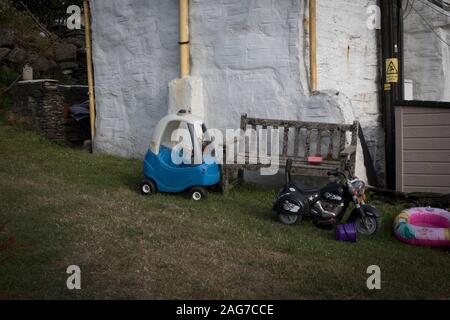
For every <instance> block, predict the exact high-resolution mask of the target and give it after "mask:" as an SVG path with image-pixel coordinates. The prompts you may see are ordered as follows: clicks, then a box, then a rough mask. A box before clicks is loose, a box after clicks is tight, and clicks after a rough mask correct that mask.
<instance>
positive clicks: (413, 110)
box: [403, 107, 450, 115]
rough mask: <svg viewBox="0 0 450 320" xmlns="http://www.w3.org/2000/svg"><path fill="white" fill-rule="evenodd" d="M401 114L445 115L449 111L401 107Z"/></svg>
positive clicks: (449, 110)
mask: <svg viewBox="0 0 450 320" xmlns="http://www.w3.org/2000/svg"><path fill="white" fill-rule="evenodd" d="M403 113H404V114H405V115H406V114H445V115H448V114H449V113H450V109H445V108H423V107H403Z"/></svg>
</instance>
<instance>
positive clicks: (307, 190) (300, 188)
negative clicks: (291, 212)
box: [295, 183, 321, 195]
mask: <svg viewBox="0 0 450 320" xmlns="http://www.w3.org/2000/svg"><path fill="white" fill-rule="evenodd" d="M295 187H296V188H297V189H298V191H300V192H301V193H304V194H305V195H311V194H318V193H320V190H321V189H320V188H307V187H305V186H302V185H299V184H298V183H296V184H295Z"/></svg>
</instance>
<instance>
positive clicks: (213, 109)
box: [92, 0, 384, 176]
mask: <svg viewBox="0 0 450 320" xmlns="http://www.w3.org/2000/svg"><path fill="white" fill-rule="evenodd" d="M375 3H376V1H375V0H367V1H356V2H355V1H350V0H322V1H318V9H317V10H318V37H319V38H318V73H319V79H318V85H319V90H320V93H319V94H318V95H314V96H311V95H310V92H309V80H308V73H309V71H308V68H309V66H308V65H309V63H308V61H309V58H308V22H307V16H308V2H307V1H303V0H246V1H242V0H215V1H210V0H191V4H190V31H191V44H192V48H191V54H192V58H191V59H192V75H193V76H195V77H197V78H200V79H202V82H203V95H204V96H203V101H204V107H205V113H206V118H207V124H208V126H209V127H215V128H220V129H225V128H237V127H238V126H239V119H240V116H241V114H242V113H247V114H249V116H258V117H267V118H283V119H294V120H305V121H322V122H338V123H340V122H348V123H351V122H352V121H353V120H354V119H358V120H359V121H361V123H362V125H363V128H364V133H365V135H366V138H367V140H368V142H369V146H370V150H371V152H372V153H373V156H374V159H376V164H377V168H378V170H379V172H380V176H382V175H383V171H384V170H383V167H384V166H383V158H384V154H383V148H384V147H383V144H384V138H383V133H382V127H381V122H380V120H381V119H380V106H379V97H378V94H379V92H378V87H379V83H378V81H379V80H378V76H379V75H378V71H377V66H378V63H379V60H378V49H377V43H378V31H375V30H369V29H368V28H367V27H366V20H367V18H368V14H367V13H366V9H367V7H368V6H369V5H371V4H375ZM92 6H93V10H92V14H93V22H94V26H93V32H94V58H95V59H94V64H95V76H96V79H95V80H96V95H97V96H96V100H97V109H98V116H97V130H98V131H97V132H98V136H97V138H96V141H95V148H96V150H97V151H101V152H108V153H114V154H120V155H124V156H136V157H140V156H142V155H143V154H144V152H145V151H146V149H147V146H148V141H149V140H150V136H151V133H152V129H153V127H154V125H155V123H156V122H157V121H158V120H159V118H160V117H161V116H162V115H164V114H165V113H166V112H167V95H168V89H167V86H168V83H169V82H170V80H172V79H174V78H176V77H177V72H178V61H177V57H178V50H177V47H178V46H177V42H178V38H177V18H178V8H177V1H175V0H164V1H163V0H146V1H145V0H96V1H93V5H92ZM122 10H123V11H122Z"/></svg>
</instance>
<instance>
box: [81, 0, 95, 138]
mask: <svg viewBox="0 0 450 320" xmlns="http://www.w3.org/2000/svg"><path fill="white" fill-rule="evenodd" d="M83 8H84V19H85V24H84V25H85V39H86V58H87V76H88V87H89V114H90V121H91V139H92V140H91V141H92V143H93V142H94V137H95V93H94V68H93V65H92V45H91V43H92V40H91V12H90V8H89V1H88V0H84V1H83Z"/></svg>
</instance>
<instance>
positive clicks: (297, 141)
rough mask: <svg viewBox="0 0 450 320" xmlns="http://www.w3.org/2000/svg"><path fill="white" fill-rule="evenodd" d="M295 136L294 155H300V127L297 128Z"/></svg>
mask: <svg viewBox="0 0 450 320" xmlns="http://www.w3.org/2000/svg"><path fill="white" fill-rule="evenodd" d="M294 134H295V138H294V157H298V156H299V154H298V153H299V147H300V128H295V133H294Z"/></svg>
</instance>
